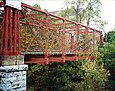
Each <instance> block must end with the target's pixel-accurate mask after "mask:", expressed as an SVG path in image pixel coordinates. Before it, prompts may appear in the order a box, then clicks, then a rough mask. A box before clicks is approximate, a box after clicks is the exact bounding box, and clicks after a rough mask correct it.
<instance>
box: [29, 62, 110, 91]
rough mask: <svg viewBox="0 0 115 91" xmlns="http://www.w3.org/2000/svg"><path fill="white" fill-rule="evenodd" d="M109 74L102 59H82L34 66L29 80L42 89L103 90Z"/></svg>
mask: <svg viewBox="0 0 115 91" xmlns="http://www.w3.org/2000/svg"><path fill="white" fill-rule="evenodd" d="M108 75H109V73H108V72H107V71H106V70H105V69H104V66H103V63H102V62H101V61H98V60H95V61H92V60H82V61H78V62H66V63H65V64H64V65H63V64H61V63H50V64H49V65H48V66H40V65H35V66H32V67H30V69H29V71H28V80H29V82H31V84H34V85H35V88H37V87H36V85H38V89H39V90H40V88H41V91H86V90H87V91H101V90H103V89H104V86H105V82H107V81H108ZM38 89H37V90H38ZM37 90H35V91H37Z"/></svg>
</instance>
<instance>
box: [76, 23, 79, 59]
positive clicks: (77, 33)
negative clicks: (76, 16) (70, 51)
mask: <svg viewBox="0 0 115 91" xmlns="http://www.w3.org/2000/svg"><path fill="white" fill-rule="evenodd" d="M75 35H76V40H75V43H76V46H75V61H78V50H77V46H78V45H77V44H78V39H79V25H78V24H76V33H75Z"/></svg>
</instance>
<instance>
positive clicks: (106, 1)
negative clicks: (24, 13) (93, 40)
mask: <svg viewBox="0 0 115 91" xmlns="http://www.w3.org/2000/svg"><path fill="white" fill-rule="evenodd" d="M22 1H23V2H24V3H26V4H28V5H34V4H38V5H40V6H41V8H42V9H45V8H46V9H47V10H48V11H49V12H51V11H58V10H61V9H62V8H63V7H64V1H65V0H31V1H30V0H22ZM101 2H102V6H101V13H100V15H101V17H102V20H105V21H107V22H108V24H107V25H106V27H105V30H104V31H105V32H108V31H111V30H112V29H113V28H114V25H115V12H114V9H115V0H101Z"/></svg>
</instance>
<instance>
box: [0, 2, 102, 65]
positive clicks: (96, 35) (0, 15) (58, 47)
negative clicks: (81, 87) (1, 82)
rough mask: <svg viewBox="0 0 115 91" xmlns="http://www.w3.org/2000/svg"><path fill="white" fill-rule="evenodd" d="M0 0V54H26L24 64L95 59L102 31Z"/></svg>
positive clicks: (26, 6)
mask: <svg viewBox="0 0 115 91" xmlns="http://www.w3.org/2000/svg"><path fill="white" fill-rule="evenodd" d="M4 5H5V3H4V2H0V6H1V10H0V40H1V42H0V55H8V56H13V55H24V57H25V63H39V64H48V63H49V62H62V63H65V61H78V60H79V59H91V58H92V59H93V58H94V57H95V53H96V50H97V49H98V45H99V44H102V43H103V35H102V32H101V31H99V30H96V29H93V28H90V27H88V26H85V25H82V24H80V23H77V22H74V21H71V20H68V19H65V18H62V17H59V16H56V15H53V14H51V13H48V12H45V11H42V10H40V9H37V8H34V7H32V6H29V5H27V4H24V3H22V4H21V6H22V10H17V9H15V8H11V7H9V6H4Z"/></svg>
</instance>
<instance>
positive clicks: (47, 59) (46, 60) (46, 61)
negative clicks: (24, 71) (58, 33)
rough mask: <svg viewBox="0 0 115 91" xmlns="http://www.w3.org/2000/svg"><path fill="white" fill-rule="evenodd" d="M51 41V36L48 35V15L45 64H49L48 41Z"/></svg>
mask: <svg viewBox="0 0 115 91" xmlns="http://www.w3.org/2000/svg"><path fill="white" fill-rule="evenodd" d="M48 40H49V34H48V14H46V35H45V63H46V64H48V63H49V58H48V42H49V41H48Z"/></svg>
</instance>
